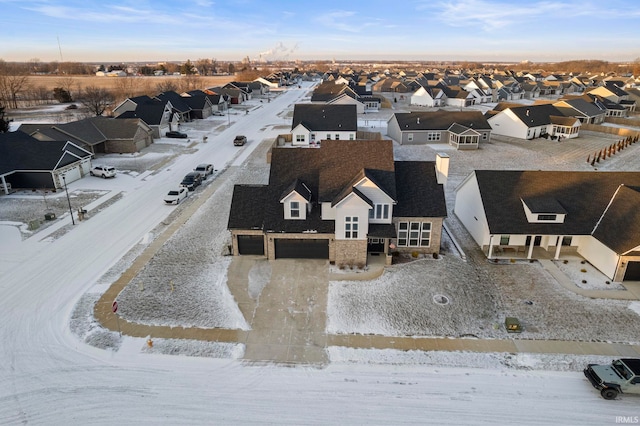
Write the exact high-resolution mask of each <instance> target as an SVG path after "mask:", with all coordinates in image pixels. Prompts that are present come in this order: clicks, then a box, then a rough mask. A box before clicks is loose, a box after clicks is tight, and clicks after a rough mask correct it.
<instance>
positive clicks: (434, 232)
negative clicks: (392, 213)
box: [389, 217, 443, 254]
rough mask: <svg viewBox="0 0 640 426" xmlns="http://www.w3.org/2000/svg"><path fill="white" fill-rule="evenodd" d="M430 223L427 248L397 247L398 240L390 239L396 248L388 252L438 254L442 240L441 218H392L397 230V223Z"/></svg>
mask: <svg viewBox="0 0 640 426" xmlns="http://www.w3.org/2000/svg"><path fill="white" fill-rule="evenodd" d="M412 220H413V221H414V222H431V241H430V244H429V247H398V240H397V239H395V238H394V239H392V240H391V242H392V243H393V244H394V245H395V246H396V248H394V249H393V250H391V249H389V251H397V252H401V253H412V252H414V251H415V252H418V253H421V254H431V253H438V254H439V253H440V241H441V240H442V222H443V218H441V217H431V218H429V217H425V218H420V219H418V218H415V217H399V218H395V217H394V218H393V224H394V225H395V227H396V229H398V222H411V221H412Z"/></svg>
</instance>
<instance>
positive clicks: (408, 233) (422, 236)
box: [398, 222, 431, 247]
mask: <svg viewBox="0 0 640 426" xmlns="http://www.w3.org/2000/svg"><path fill="white" fill-rule="evenodd" d="M430 244H431V222H399V223H398V247H429V245H430Z"/></svg>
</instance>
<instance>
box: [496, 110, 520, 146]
mask: <svg viewBox="0 0 640 426" xmlns="http://www.w3.org/2000/svg"><path fill="white" fill-rule="evenodd" d="M487 121H488V122H489V124H490V125H491V128H492V129H493V130H492V133H493V134H495V135H503V136H510V137H513V138H520V139H527V126H525V124H524V123H523V122H522V121H520V119H519V118H518V117H516V116H515V115H514V114H513V113H512V112H511V111H509V110H504V111H501V112H499V113H498V114H496V115H494V116H493V117H490V118H489V119H488V120H487Z"/></svg>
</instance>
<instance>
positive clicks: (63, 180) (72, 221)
mask: <svg viewBox="0 0 640 426" xmlns="http://www.w3.org/2000/svg"><path fill="white" fill-rule="evenodd" d="M62 182H64V192H66V193H67V203H69V213H71V224H72V225H75V224H76V221H75V220H73V210H72V209H71V200H70V199H69V190H68V189H67V179H66V178H65V176H64V175H62Z"/></svg>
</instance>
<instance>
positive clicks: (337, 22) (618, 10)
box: [0, 0, 640, 61]
mask: <svg viewBox="0 0 640 426" xmlns="http://www.w3.org/2000/svg"><path fill="white" fill-rule="evenodd" d="M343 5H344V7H339V8H335V9H331V8H330V7H327V4H326V3H322V2H300V1H296V0H271V1H270V2H258V1H255V0H226V1H212V0H192V1H186V0H171V1H170V0H154V1H151V0H110V1H109V2H99V3H98V2H91V1H86V0H84V1H83V0H64V1H63V0H34V1H23V0H21V1H18V0H0V7H2V10H3V13H2V14H0V40H2V41H3V42H2V43H0V58H1V59H4V60H26V59H29V58H33V57H38V58H40V59H42V60H55V59H56V58H57V52H56V50H57V49H52V48H51V45H55V44H56V43H55V39H56V37H57V36H59V38H60V40H61V41H62V42H63V49H64V50H65V52H67V53H66V54H65V57H66V58H68V60H77V61H120V60H123V61H126V60H153V59H156V58H157V59H162V60H168V59H170V60H186V59H187V58H191V59H192V60H193V59H197V55H202V56H201V57H216V58H218V59H221V60H225V59H232V60H239V59H240V58H243V57H245V56H249V57H250V58H258V57H259V55H260V54H261V53H263V54H264V53H265V52H267V51H271V52H272V55H273V57H274V58H275V57H276V56H278V57H280V58H285V57H287V58H294V55H295V58H297V59H328V58H331V57H344V58H354V59H358V58H367V59H376V58H379V59H384V58H385V57H391V56H393V57H394V58H401V57H403V56H404V57H405V58H406V59H456V60H464V59H466V58H468V57H470V56H473V58H474V60H480V59H479V58H482V57H483V56H484V57H491V58H496V57H501V58H503V59H505V60H522V59H530V60H551V57H552V56H553V57H554V58H557V57H563V58H565V59H569V58H576V59H581V58H593V59H605V60H632V59H634V58H636V57H639V56H640V35H638V34H637V28H638V27H639V26H640V22H639V20H640V3H639V2H637V0H608V1H607V2H606V3H601V2H597V1H595V0H592V1H588V0H587V1H577V0H567V1H562V0H558V1H549V0H533V1H531V2H516V1H513V0H452V1H450V2H447V1H445V0H436V1H433V0H409V2H407V3H403V4H397V3H393V2H389V1H388V0H369V1H368V2H366V3H365V2H363V3H361V2H355V3H354V2H351V3H343ZM25 23H28V25H25ZM594 28H595V29H594ZM5 41H6V42H5ZM292 46H297V48H294V47H292ZM612 46H615V48H616V49H617V50H616V51H615V52H613V51H612V49H611V48H612ZM625 52H627V53H626V54H625ZM614 55H615V56H614ZM469 59H471V58H469Z"/></svg>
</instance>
